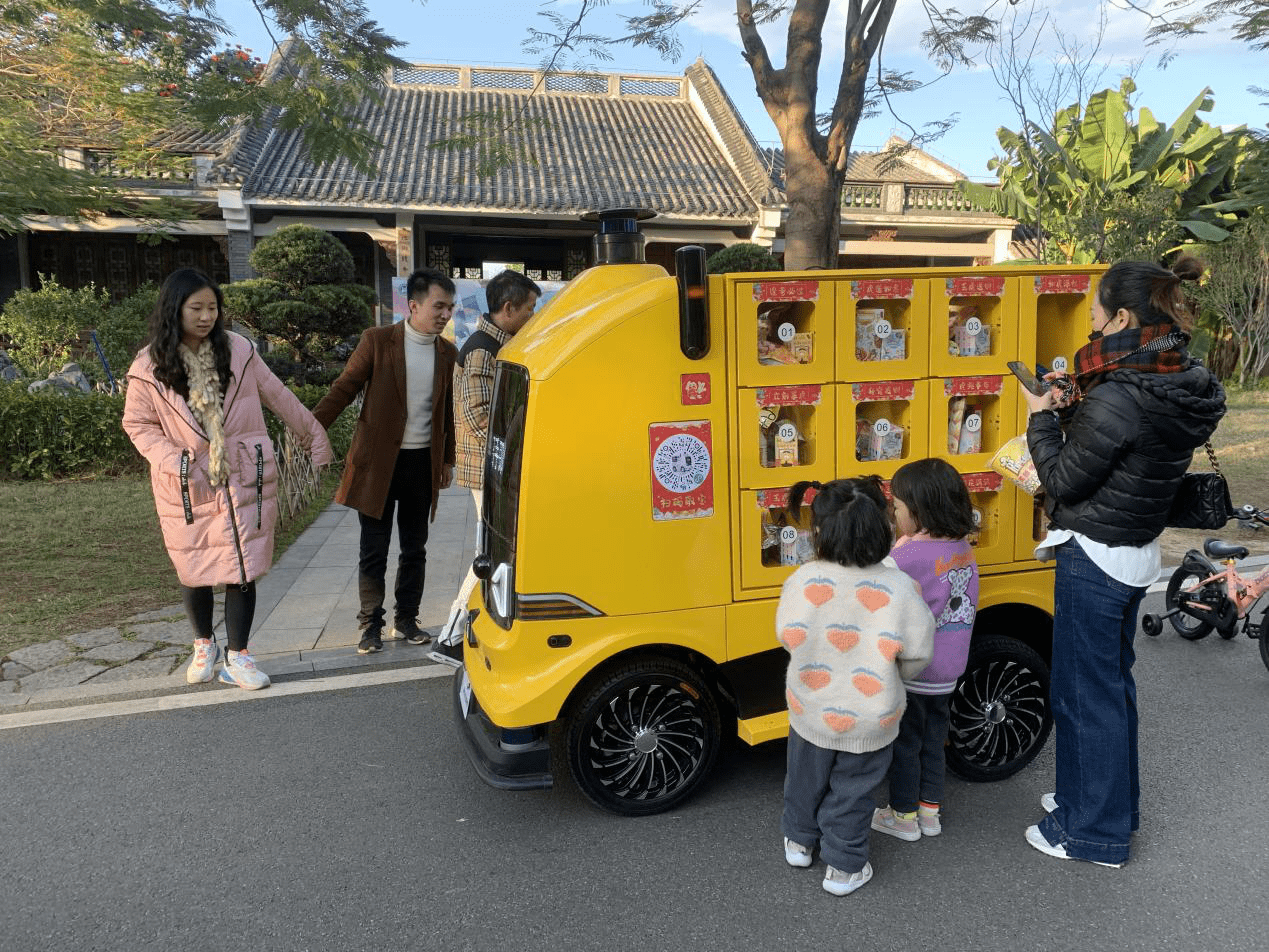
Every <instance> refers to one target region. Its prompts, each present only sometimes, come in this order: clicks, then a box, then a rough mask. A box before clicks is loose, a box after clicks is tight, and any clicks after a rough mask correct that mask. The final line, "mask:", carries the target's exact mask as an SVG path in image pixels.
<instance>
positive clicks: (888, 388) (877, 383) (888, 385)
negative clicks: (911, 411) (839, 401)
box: [850, 380, 916, 403]
mask: <svg viewBox="0 0 1269 952" xmlns="http://www.w3.org/2000/svg"><path fill="white" fill-rule="evenodd" d="M915 393H916V381H915V380H874V381H872V382H870V383H854V384H851V386H850V394H851V396H852V397H854V398H855V402H856V403H875V402H877V401H879V400H911V399H912V397H913V395H914V394H915Z"/></svg>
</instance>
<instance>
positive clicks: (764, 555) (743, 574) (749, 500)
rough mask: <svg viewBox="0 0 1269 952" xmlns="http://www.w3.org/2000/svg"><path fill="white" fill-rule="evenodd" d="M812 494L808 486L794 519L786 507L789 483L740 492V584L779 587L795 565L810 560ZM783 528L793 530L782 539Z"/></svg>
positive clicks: (751, 586)
mask: <svg viewBox="0 0 1269 952" xmlns="http://www.w3.org/2000/svg"><path fill="white" fill-rule="evenodd" d="M794 482H797V480H794ZM814 498H815V491H814V490H813V489H808V490H807V497H806V498H804V499H803V500H802V509H801V512H800V514H799V518H798V519H793V518H792V517H791V516H789V515H788V513H787V512H786V511H785V510H786V507H787V506H788V503H789V486H787V485H786V486H778V487H773V488H771V489H759V490H746V491H742V492H741V494H740V538H741V545H742V546H743V549H742V551H741V555H740V583H741V586H742V587H743V588H766V587H775V588H779V587H780V586H781V585H783V584H784V580H785V579H786V578H788V577H789V574H790V573H791V572H792V571H793V570H794V569H795V568H797V566H799V565H801V564H802V563H803V562H807V561H810V558H809V557H808V556H809V554H810V553H811V551H812V550H811V549H810V532H811V507H810V500H811V499H814ZM782 529H792V530H794V536H793V538H791V539H789V540H784V541H782V540H781V539H780V538H779V534H780V530H782ZM786 534H787V533H786ZM764 542H765V543H766V544H764Z"/></svg>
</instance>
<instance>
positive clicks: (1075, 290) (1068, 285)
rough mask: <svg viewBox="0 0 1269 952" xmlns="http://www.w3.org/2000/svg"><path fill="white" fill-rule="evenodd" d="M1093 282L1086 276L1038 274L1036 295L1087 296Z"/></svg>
mask: <svg viewBox="0 0 1269 952" xmlns="http://www.w3.org/2000/svg"><path fill="white" fill-rule="evenodd" d="M1091 285H1092V280H1091V279H1090V278H1089V276H1088V275H1086V274H1038V275H1036V279H1035V293H1036V294H1087V293H1088V289H1089V287H1090V286H1091Z"/></svg>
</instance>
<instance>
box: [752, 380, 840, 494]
mask: <svg viewBox="0 0 1269 952" xmlns="http://www.w3.org/2000/svg"><path fill="white" fill-rule="evenodd" d="M737 408H738V409H737V413H738V416H739V419H738V421H737V427H738V430H739V437H740V439H739V440H738V444H737V445H738V446H739V447H740V485H741V486H743V487H745V488H746V489H759V488H765V487H775V486H787V485H789V484H790V483H795V482H797V481H798V480H799V479H818V480H821V481H824V480H829V479H832V478H833V463H834V456H833V435H834V433H836V421H835V417H836V408H835V407H834V405H833V400H832V394H831V390H830V388H828V387H824V386H821V385H820V384H790V385H785V386H774V387H756V388H752V389H744V388H742V389H741V390H740V391H739V392H738V398H737Z"/></svg>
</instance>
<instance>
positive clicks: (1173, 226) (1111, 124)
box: [958, 78, 1250, 263]
mask: <svg viewBox="0 0 1269 952" xmlns="http://www.w3.org/2000/svg"><path fill="white" fill-rule="evenodd" d="M1136 89H1137V87H1136V84H1135V83H1134V82H1133V81H1132V80H1131V79H1129V78H1125V79H1124V80H1122V82H1121V83H1120V86H1119V88H1118V89H1103V90H1101V91H1100V92H1097V93H1094V94H1093V95H1092V96H1091V97H1090V98H1089V100H1088V103H1087V104H1085V105H1083V106H1081V105H1080V104H1078V103H1076V104H1073V105H1070V106H1067V107H1066V108H1065V109H1061V110H1059V111H1058V112H1057V113H1056V114H1055V115H1054V117H1053V122H1052V124H1051V125H1050V126H1049V127H1048V128H1045V127H1043V126H1040V125H1038V124H1035V123H1027V124H1026V125H1025V126H1024V127H1023V129H1022V130H1021V131H1020V132H1015V131H1013V130H1011V129H1007V128H1001V129H999V130H998V131H997V133H996V136H997V139H998V140H999V142H1000V146H1001V149H1002V151H1003V156H1002V157H998V158H995V159H993V160H992V161H991V162H990V163H988V168H989V169H991V170H993V171H994V172H995V173H996V177H997V179H998V185H997V186H988V185H982V184H979V183H975V182H960V183H958V187H959V188H960V189H961V191H962V192H963V193H964V194H965V195H966V197H968V198H969V199H970V200H971V201H974V202H976V203H978V204H979V205H980V206H982V207H986V208H990V209H991V210H993V211H995V212H996V213H997V214H1000V215H1005V216H1007V217H1010V218H1013V219H1014V220H1016V221H1018V222H1019V223H1020V224H1024V225H1028V226H1030V227H1031V228H1032V229H1033V230H1034V232H1035V233H1036V234H1037V235H1038V236H1039V244H1040V249H1041V250H1040V252H1039V256H1040V257H1041V258H1042V259H1043V260H1055V259H1056V260H1065V261H1071V262H1081V263H1084V262H1092V261H1104V260H1106V257H1107V256H1108V255H1109V253H1110V251H1111V250H1112V249H1116V248H1122V247H1124V246H1125V245H1127V246H1128V247H1132V246H1133V242H1134V239H1135V238H1137V237H1139V238H1140V243H1142V244H1150V245H1151V246H1152V247H1151V249H1150V250H1151V251H1153V252H1154V255H1157V254H1159V253H1161V252H1162V251H1164V250H1165V249H1166V247H1167V246H1168V245H1170V244H1175V243H1178V242H1179V241H1180V240H1199V241H1204V242H1209V243H1211V242H1219V241H1222V240H1223V239H1225V238H1226V237H1228V235H1229V227H1230V225H1231V224H1233V223H1234V222H1235V221H1236V220H1237V219H1238V217H1239V216H1240V214H1245V213H1246V211H1247V209H1248V208H1249V207H1250V206H1249V204H1248V201H1249V200H1248V198H1247V197H1246V195H1245V192H1246V189H1244V190H1243V192H1241V193H1240V192H1239V191H1237V190H1236V184H1237V180H1238V172H1239V170H1240V167H1241V165H1242V163H1243V162H1244V161H1245V159H1246V156H1247V154H1248V147H1249V145H1250V136H1249V133H1247V131H1246V129H1245V127H1242V126H1239V127H1238V128H1237V129H1234V130H1229V131H1224V130H1221V129H1220V128H1218V127H1216V126H1212V125H1209V124H1208V123H1206V122H1204V121H1203V120H1202V119H1200V118H1199V117H1198V114H1199V113H1200V112H1207V111H1210V110H1211V108H1212V94H1211V90H1210V89H1204V90H1203V91H1202V92H1200V93H1199V94H1198V95H1197V96H1196V97H1195V98H1194V99H1193V100H1192V101H1191V102H1190V103H1189V105H1187V106H1186V107H1185V109H1184V110H1182V112H1181V114H1180V115H1179V116H1177V118H1176V119H1175V120H1174V121H1173V122H1172V123H1171V124H1163V123H1161V122H1159V120H1158V119H1156V118H1155V116H1154V114H1153V113H1151V112H1150V110H1148V109H1145V108H1142V109H1140V110H1138V111H1137V113H1136V115H1135V117H1134V111H1133V106H1132V94H1133V93H1134V92H1136ZM1160 243H1162V244H1163V247H1154V246H1157V245H1159V244H1160ZM1145 250H1146V249H1145V248H1143V249H1142V251H1143V252H1144V251H1145ZM1152 256H1153V255H1152Z"/></svg>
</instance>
